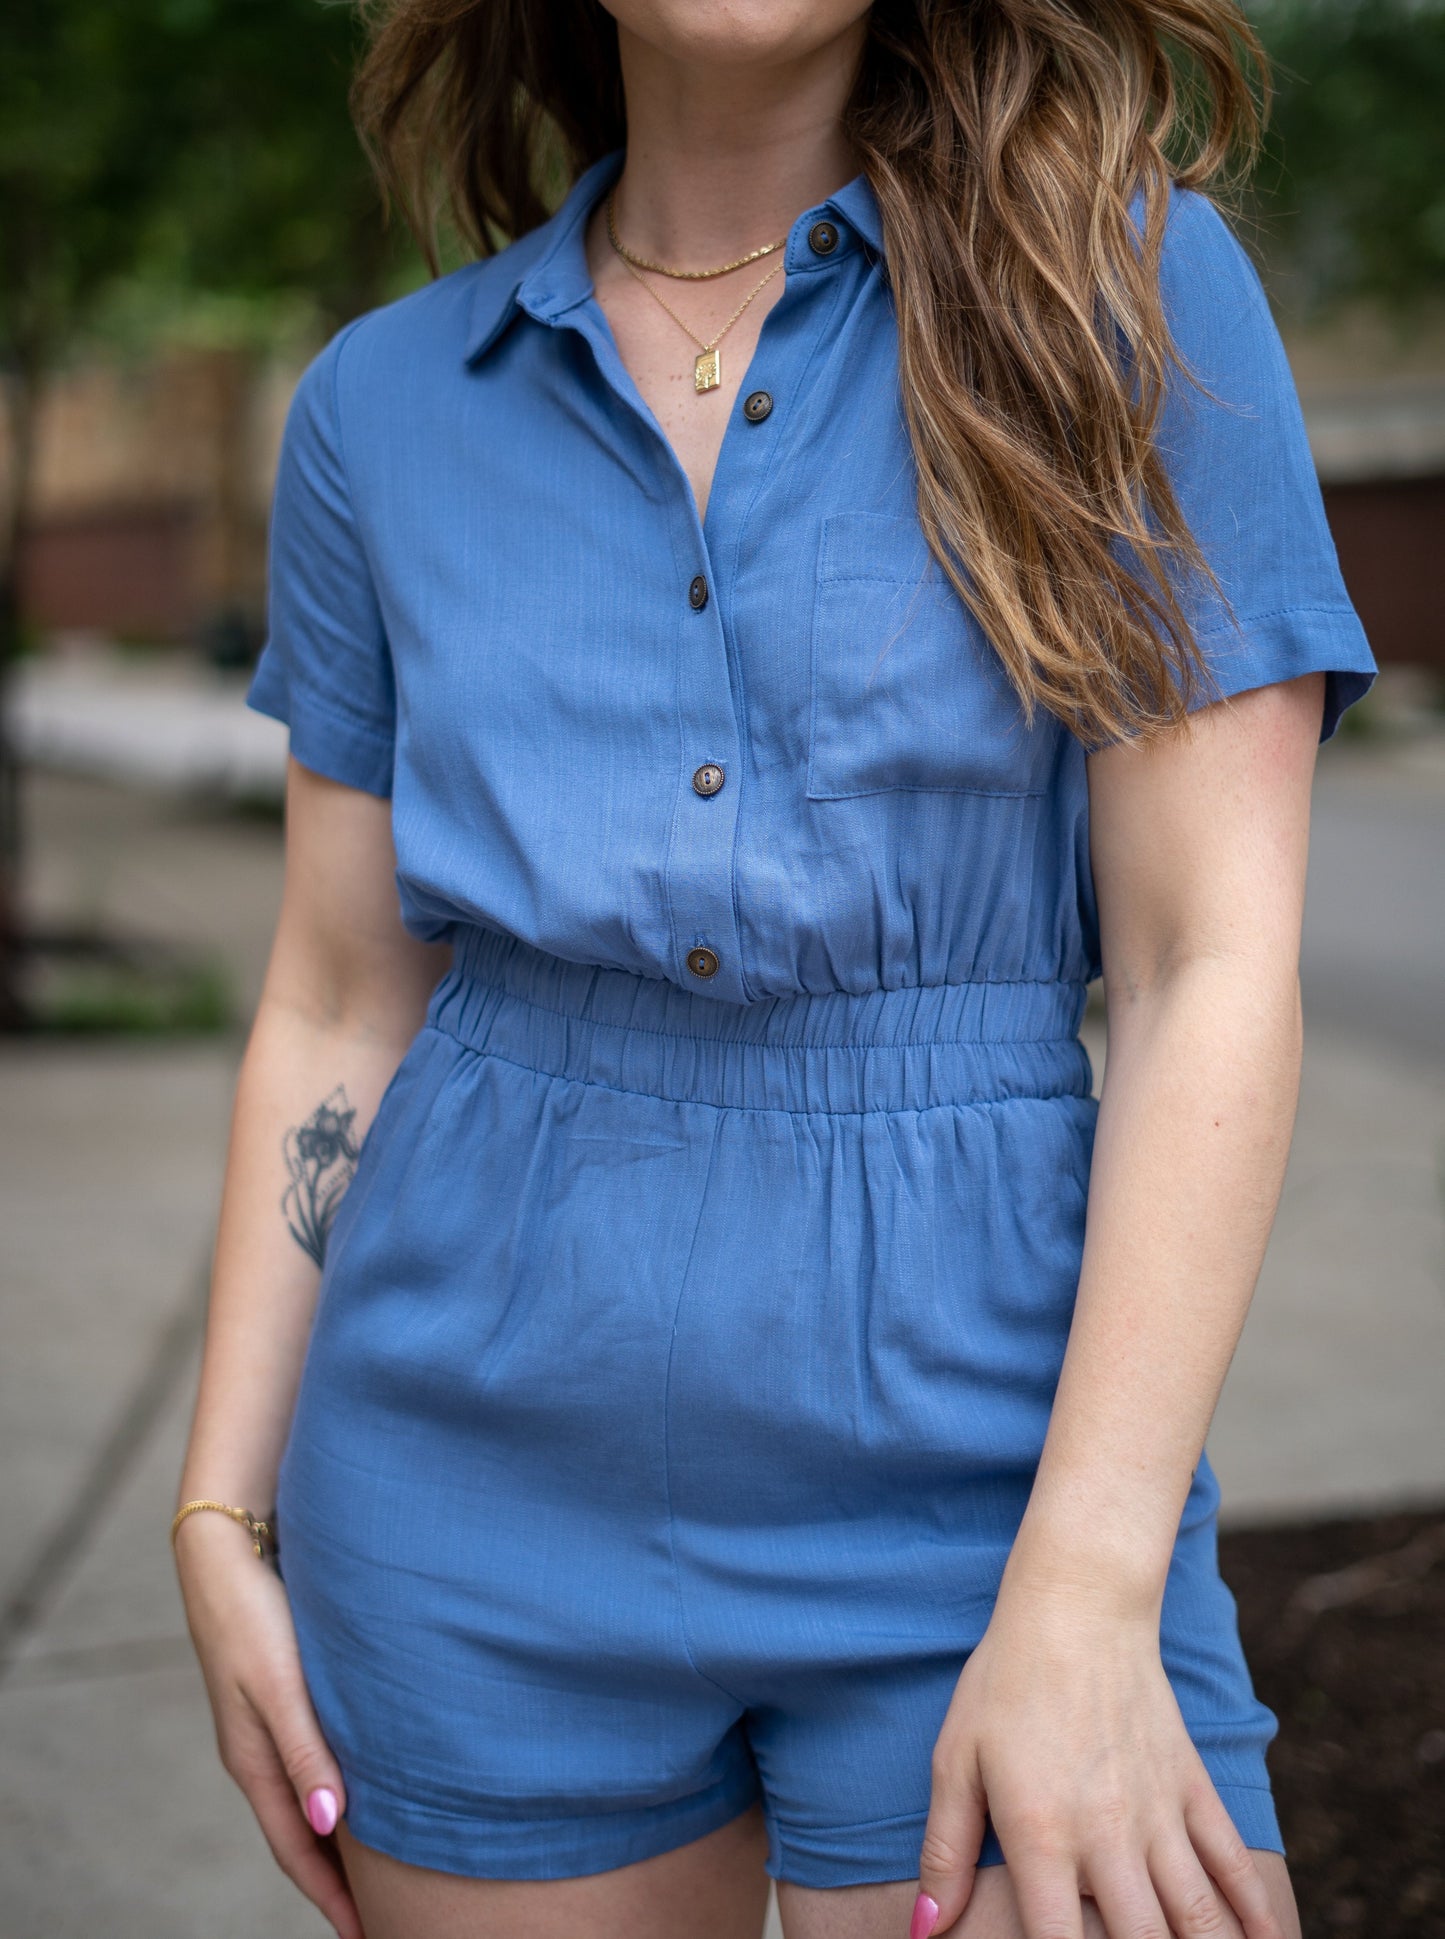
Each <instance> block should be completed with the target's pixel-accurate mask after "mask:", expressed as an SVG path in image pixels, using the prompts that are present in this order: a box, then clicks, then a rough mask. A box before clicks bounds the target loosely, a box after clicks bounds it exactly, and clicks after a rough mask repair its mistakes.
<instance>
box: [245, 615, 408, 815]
mask: <svg viewBox="0 0 1445 1939" xmlns="http://www.w3.org/2000/svg"><path fill="white" fill-rule="evenodd" d="M246 705H247V706H248V707H254V708H255V710H256V712H257V713H260V714H269V715H270V716H271V717H272V719H273V720H280V721H284V722H285V723H286V725H287V726H288V727H289V728H290V730H291V752H292V754H293V755H294V757H295V758H296V759H297V760H298V761H299V762H300V763H301V765H302V766H303V767H307V768H311V769H312V770H314V772H315V773H317V774H324V775H325V776H326V777H327V779H328V780H331V781H340V782H342V783H343V784H344V785H345V786H346V787H349V788H360V789H361V790H362V791H363V792H364V793H366V794H374V795H380V796H382V797H383V798H384V799H385V798H387V797H389V796H390V794H391V790H392V766H393V757H394V740H393V736H392V735H391V733H390V732H388V731H386V730H385V729H382V728H378V727H372V726H369V725H367V724H366V723H365V722H363V721H359V720H355V719H353V718H352V716H351V715H349V714H346V713H343V712H342V711H341V709H340V708H339V707H336V706H334V705H332V704H331V703H330V702H328V701H325V700H322V699H321V698H319V696H317V695H316V694H314V693H312V692H311V691H310V690H309V689H308V688H306V687H304V686H302V685H301V684H300V683H299V682H297V681H295V680H292V679H288V677H287V675H286V673H285V671H284V669H283V668H282V667H281V666H280V664H279V662H278V661H277V659H276V656H275V655H274V654H273V653H271V652H270V651H269V650H266V651H263V652H262V654H261V658H260V660H259V662H258V663H257V666H256V670H255V672H254V674H253V675H252V676H251V683H250V685H249V687H248V688H247V690H246Z"/></svg>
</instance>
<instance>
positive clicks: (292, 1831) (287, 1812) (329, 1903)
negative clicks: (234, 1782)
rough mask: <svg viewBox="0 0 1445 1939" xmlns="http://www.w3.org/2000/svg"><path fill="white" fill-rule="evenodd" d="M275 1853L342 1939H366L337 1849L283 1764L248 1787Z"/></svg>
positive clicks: (245, 1785)
mask: <svg viewBox="0 0 1445 1939" xmlns="http://www.w3.org/2000/svg"><path fill="white" fill-rule="evenodd" d="M242 1789H243V1790H244V1791H245V1793H246V1799H247V1802H248V1803H249V1804H250V1806H251V1809H252V1811H254V1812H255V1814H256V1822H257V1823H258V1824H259V1825H260V1827H261V1831H262V1834H263V1836H264V1837H265V1840H266V1843H267V1844H268V1845H269V1846H270V1848H271V1855H272V1857H273V1858H274V1859H275V1860H276V1863H277V1864H278V1865H279V1866H280V1868H281V1870H282V1871H283V1872H284V1873H285V1874H286V1876H287V1878H289V1879H290V1881H291V1883H292V1884H293V1885H294V1886H295V1887H296V1889H297V1891H299V1892H301V1893H302V1894H303V1895H304V1896H305V1897H306V1898H308V1899H310V1901H311V1903H312V1904H313V1905H314V1906H315V1907H316V1909H317V1911H318V1912H320V1913H321V1914H322V1915H323V1917H325V1918H327V1919H329V1920H330V1922H331V1924H332V1925H333V1926H334V1927H335V1929H336V1931H337V1933H338V1934H339V1936H340V1939H363V1934H362V1930H361V1917H360V1914H359V1913H358V1912H357V1909H356V1903H355V1900H354V1899H353V1898H352V1896H351V1888H350V1887H349V1886H348V1884H347V1882H346V1874H345V1872H344V1871H343V1870H342V1867H341V1860H340V1859H339V1857H338V1856H337V1854H336V1851H335V1848H334V1847H333V1846H330V1845H325V1844H323V1843H322V1842H321V1841H320V1840H319V1839H318V1838H317V1837H316V1836H315V1834H314V1833H313V1832H312V1831H311V1830H310V1828H309V1826H308V1825H307V1823H306V1820H305V1818H304V1817H303V1816H302V1813H301V1809H300V1806H299V1805H298V1804H297V1801H296V1793H295V1792H294V1790H293V1789H292V1788H291V1783H290V1780H289V1779H288V1778H287V1776H286V1773H285V1771H284V1770H283V1769H282V1768H281V1765H280V1763H279V1761H278V1762H276V1763H275V1764H274V1765H273V1767H272V1769H271V1770H270V1771H269V1772H268V1773H260V1772H255V1771H253V1772H252V1773H251V1774H250V1777H249V1780H248V1781H245V1782H243V1783H242Z"/></svg>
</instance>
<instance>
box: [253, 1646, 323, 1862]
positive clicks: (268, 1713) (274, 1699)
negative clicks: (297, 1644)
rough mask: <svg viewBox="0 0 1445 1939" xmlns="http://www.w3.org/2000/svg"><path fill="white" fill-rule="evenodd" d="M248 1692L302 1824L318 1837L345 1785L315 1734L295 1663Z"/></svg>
mask: <svg viewBox="0 0 1445 1939" xmlns="http://www.w3.org/2000/svg"><path fill="white" fill-rule="evenodd" d="M248 1695H249V1696H250V1700H251V1702H252V1704H253V1705H254V1706H255V1708H256V1710H257V1711H258V1713H259V1715H260V1718H261V1722H262V1723H263V1724H264V1725H265V1727H266V1730H267V1733H268V1734H269V1736H270V1738H271V1741H272V1743H273V1744H274V1745H275V1746H276V1750H277V1753H278V1755H279V1756H280V1759H281V1762H282V1765H283V1766H284V1767H285V1771H286V1775H287V1777H289V1778H290V1780H291V1786H292V1789H293V1790H294V1791H295V1793H296V1797H297V1800H298V1802H299V1803H300V1806H301V1809H302V1811H303V1812H304V1813H305V1816H306V1822H307V1824H309V1825H310V1827H311V1829H312V1830H313V1831H314V1832H315V1833H316V1835H317V1837H318V1838H324V1837H326V1836H327V1834H328V1833H330V1832H332V1831H334V1830H335V1829H336V1821H337V1819H338V1818H339V1817H340V1816H341V1815H342V1813H343V1812H344V1811H345V1809H346V1787H345V1785H344V1784H343V1782H342V1778H341V1766H340V1765H339V1764H338V1763H337V1761H336V1759H335V1758H334V1757H333V1756H332V1754H331V1749H330V1746H329V1745H328V1744H327V1742H326V1739H325V1738H324V1737H323V1736H322V1734H321V1725H320V1723H319V1722H318V1721H317V1717H316V1712H315V1710H314V1709H313V1708H312V1706H311V1698H310V1696H309V1695H308V1694H307V1690H306V1685H305V1682H304V1681H303V1680H302V1677H301V1674H300V1670H299V1667H298V1668H297V1669H296V1670H295V1671H294V1672H290V1671H281V1672H279V1673H278V1674H277V1675H275V1676H274V1677H273V1678H272V1679H271V1680H269V1681H268V1682H267V1683H266V1684H264V1685H261V1686H259V1687H258V1688H257V1689H256V1690H255V1691H254V1692H248Z"/></svg>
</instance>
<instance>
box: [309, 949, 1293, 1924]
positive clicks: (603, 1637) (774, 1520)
mask: <svg viewBox="0 0 1445 1939" xmlns="http://www.w3.org/2000/svg"><path fill="white" fill-rule="evenodd" d="M456 941H457V948H456V959H455V967H454V968H453V969H451V970H450V971H448V973H447V974H446V976H445V977H444V978H443V979H442V981H441V982H440V983H439V984H438V986H437V988H436V990H435V992H434V993H433V996H432V999H431V1002H430V1005H429V1008H428V1012H427V1019H426V1022H425V1024H424V1026H423V1028H422V1029H421V1031H420V1032H419V1034H418V1035H417V1037H416V1039H415V1040H414V1042H413V1044H412V1046H411V1047H410V1049H409V1050H408V1052H407V1055H406V1057H405V1058H404V1060H403V1061H402V1063H401V1065H400V1067H399V1068H398V1070H397V1072H396V1075H395V1077H394V1078H393V1080H392V1082H391V1084H390V1086H389V1088H388V1090H387V1092H386V1094H385V1096H384V1098H383V1101H382V1103H381V1106H380V1109H379V1112H378V1114H377V1116H376V1118H375V1119H374V1120H373V1122H372V1125H371V1127H370V1129H369V1131H368V1133H367V1136H366V1139H365V1141H364V1143H363V1146H362V1150H361V1154H360V1159H359V1163H358V1168H357V1172H356V1176H355V1178H354V1179H353V1181H352V1184H351V1186H350V1188H349V1189H348V1191H347V1194H346V1197H345V1198H344V1200H343V1201H342V1204H341V1207H340V1210H339V1212H338V1215H337V1219H336V1223H335V1226H334V1228H333V1231H332V1236H331V1241H330V1244H329V1247H328V1251H327V1256H326V1260H325V1266H324V1271H323V1275H322V1281H321V1287H320V1291H319V1296H318V1304H317V1309H316V1316H315V1321H314V1326H313V1331H312V1335H311V1339H310V1342H309V1346H308V1351H307V1356H306V1360H305V1364H304V1369H303V1374H302V1379H301V1385H300V1391H299V1396H298V1402H297V1407H296V1411H295V1415H294V1418H293V1423H292V1427H291V1432H290V1435H289V1438H288V1441H287V1445H286V1449H285V1453H284V1458H283V1462H282V1467H281V1472H280V1477H279V1487H278V1503H277V1521H278V1526H279V1536H280V1556H279V1560H280V1565H281V1567H282V1569H283V1572H284V1579H285V1583H286V1587H287V1591H288V1594H289V1597H290V1601H291V1605H292V1608H293V1611H294V1615H295V1620H296V1625H297V1634H298V1640H299V1646H300V1651H301V1658H302V1665H303V1669H304V1672H305V1675H306V1679H307V1682H308V1685H309V1688H310V1691H311V1695H312V1697H313V1700H314V1702H315V1705H316V1708H317V1712H318V1715H319V1717H320V1720H321V1724H322V1727H323V1730H324V1732H325V1734H326V1737H327V1739H328V1740H329V1742H330V1744H331V1746H332V1748H333V1750H334V1751H335V1753H336V1756H337V1758H338V1760H339V1762H340V1765H341V1769H342V1773H343V1775H344V1777H345V1781H346V1790H347V1813H346V1815H347V1822H348V1825H349V1828H350V1829H351V1831H352V1832H354V1834H355V1835H356V1837H357V1838H358V1839H360V1840H362V1841H363V1842H364V1843H366V1844H368V1845H371V1846H374V1847H376V1848H378V1849H380V1850H382V1851H384V1852H389V1853H391V1854H392V1855H394V1856H395V1857H397V1858H399V1859H402V1860H404V1861H406V1862H408V1863H410V1864H413V1865H419V1866H427V1867H432V1868H435V1869H439V1870H441V1871H446V1872H454V1873H462V1874H468V1875H472V1876H479V1877H492V1878H509V1879H549V1878H561V1877H568V1876H575V1875H579V1874H585V1873H594V1872H601V1871H606V1870H609V1869H611V1868H613V1867H615V1866H620V1865H625V1864H629V1863H631V1862H633V1861H635V1860H638V1859H643V1858H647V1857H650V1856H652V1855H654V1854H656V1853H659V1852H662V1851H665V1850H668V1849H670V1848H672V1847H674V1846H678V1845H682V1844H685V1843H687V1842H689V1841H690V1840H692V1839H695V1838H698V1837H701V1836H703V1835H704V1834H705V1833H707V1832H709V1831H712V1830H714V1829H715V1828H716V1827H718V1826H720V1825H722V1824H724V1823H726V1822H727V1821H728V1820H730V1819H732V1818H734V1817H736V1816H737V1815H738V1814H740V1813H742V1812H743V1811H745V1810H747V1809H748V1808H749V1807H750V1806H751V1805H752V1804H753V1803H754V1801H755V1800H758V1799H761V1801H762V1807H763V1811H764V1813H765V1816H766V1821H767V1831H768V1859H767V1869H768V1871H769V1873H770V1874H771V1875H772V1876H773V1877H775V1878H783V1879H790V1880H794V1881H796V1882H797V1883H798V1884H801V1885H807V1886H844V1885H853V1884H861V1883H869V1882H878V1881H883V1880H889V1879H913V1878H916V1877H917V1873H918V1860H919V1850H920V1845H921V1841H922V1837H923V1830H924V1824H925V1820H926V1818H927V1813H928V1805H929V1791H930V1758H931V1754H932V1750H933V1745H934V1741H935V1738H936V1737H937V1734H938V1731H939V1728H940V1726H941V1724H942V1722H943V1719H944V1715H945V1712H946V1710H947V1708H948V1704H949V1700H950V1697H951V1696H952V1693H953V1689H954V1685H955V1683H956V1681H957V1678H958V1674H959V1671H960V1669H961V1668H962V1666H963V1663H964V1660H965V1658H966V1657H967V1655H968V1653H969V1651H970V1649H971V1648H972V1647H973V1645H974V1644H975V1643H976V1642H977V1640H978V1639H979V1637H980V1636H981V1635H982V1633H983V1630H984V1627H985V1625H986V1624H987V1622H988V1619H989V1614H990V1611H991V1608H992V1606H993V1601H994V1597H995V1594H996V1592H997V1588H998V1584H999V1579H1000V1575H1001V1573H1002V1570H1003V1567H1004V1563H1005V1561H1006V1559H1007V1557H1008V1553H1009V1548H1010V1544H1011V1542H1012V1540H1013V1537H1014V1534H1015V1531H1016V1529H1017V1527H1018V1523H1019V1520H1020V1517H1021V1516H1022V1514H1023V1510H1024V1506H1025V1503H1026V1502H1027V1499H1028V1495H1029V1490H1030V1486H1031V1484H1032V1481H1033V1476H1034V1471H1035V1468H1036V1465H1037V1462H1038V1457H1039V1452H1040V1449H1041V1446H1042V1443H1043V1438H1044V1433H1045V1430H1046V1428H1047V1425H1048V1419H1049V1410H1050V1406H1051V1402H1052V1398H1053V1392H1054V1387H1055V1383H1056V1381H1057V1378H1058V1372H1059V1367H1060V1364H1061V1361H1062V1359H1063V1354H1064V1347H1065V1342H1066V1339H1067V1335H1068V1329H1069V1321H1070V1314H1071V1308H1072V1304H1073V1300H1074V1296H1075V1290H1076V1286H1077V1279H1078V1271H1079V1262H1080V1255H1081V1250H1082V1244H1083V1232H1084V1212H1085V1200H1086V1194H1087V1189H1088V1173H1089V1162H1090V1155H1091V1150H1092V1140H1093V1131H1094V1123H1095V1116H1096V1110H1097V1106H1096V1103H1095V1101H1094V1099H1093V1098H1092V1097H1091V1095H1090V1090H1091V1078H1092V1073H1091V1070H1090V1065H1089V1059H1088V1055H1087V1052H1086V1051H1085V1049H1084V1047H1083V1045H1082V1044H1081V1043H1080V1041H1079V1038H1078V1034H1077V1033H1078V1026H1079V1022H1080V1019H1081V1017H1082V1014H1083V1007H1084V997H1085V991H1084V986H1083V985H1082V984H1080V983H1073V982H1045V981H1039V982H973V983H960V984H949V985H942V986H933V987H923V988H902V989H871V990H866V991H864V992H862V993H861V994H849V993H843V992H836V993H829V994H823V995H806V994H804V995H792V996H786V997H778V998H771V999H767V1000H764V1001H761V1002H757V1003H752V1004H746V1005H735V1004H728V1003H721V1002H718V1001H717V1000H715V999H710V998H707V997H705V996H702V995H699V994H694V993H692V992H689V991H686V990H683V989H680V988H678V987H677V986H675V985H674V984H672V983H670V982H667V981H664V980H661V979H654V978H648V977H641V976H638V975H636V974H634V973H632V972H630V971H626V970H620V969H615V968H598V967H593V966H590V965H587V964H583V963H576V962H572V961H567V960H564V959H562V958H560V957H557V956H553V955H550V954H548V953H546V952H544V951H541V950H539V949H537V948H534V947H533V946H532V945H530V944H528V943H525V942H522V941H519V940H518V939H516V938H515V937H512V936H510V935H504V934H501V933H499V932H496V931H493V930H484V929H480V928H468V929H465V930H463V931H462V932H461V933H460V935H459V936H458V937H457V939H456ZM1217 1502H1218V1487H1217V1483H1216V1480H1215V1476H1214V1473H1213V1471H1212V1469H1211V1467H1210V1464H1209V1462H1208V1459H1207V1457H1202V1458H1201V1460H1200V1463H1199V1466H1198V1469H1197V1472H1196V1474H1195V1478H1194V1481H1193V1484H1192V1487H1191V1490H1190V1493H1189V1497H1188V1501H1187V1504H1186V1507H1185V1509H1184V1513H1183V1515H1182V1518H1181V1522H1180V1528H1179V1533H1178V1539H1177V1545H1176V1547H1175V1550H1174V1554H1173V1560H1172V1564H1171V1567H1170V1571H1169V1577H1168V1585H1167V1589H1166V1593H1165V1596H1164V1603H1163V1619H1162V1645H1163V1658H1164V1664H1165V1668H1166V1671H1167V1673H1168V1676H1169V1679H1170V1682H1171V1685H1172V1687H1173V1690H1174V1692H1175V1694H1176V1696H1177V1698H1178V1702H1179V1705H1180V1708H1181V1711H1182V1713H1183V1717H1184V1720H1185V1724H1186V1726H1187V1728H1188V1730H1189V1733H1190V1736H1191V1738H1192V1740H1193V1742H1194V1743H1195V1745H1196V1746H1197V1748H1198V1750H1199V1752H1200V1755H1201V1757H1202V1758H1203V1760H1204V1763H1205V1765H1206V1766H1207V1768H1208V1770H1209V1773H1210V1775H1211V1777H1212V1779H1213V1781H1214V1783H1215V1785H1216V1786H1217V1788H1218V1790H1219V1793H1220V1796H1221V1798H1222V1800H1223V1802H1224V1804H1225V1806H1226V1807H1227V1809H1228V1810H1229V1812H1230V1813H1231V1815H1232V1817H1233V1819H1234V1822H1235V1824H1236V1825H1237V1827H1238V1830H1239V1832H1240V1834H1241V1836H1242V1837H1243V1839H1244V1841H1245V1842H1246V1844H1248V1845H1252V1846H1256V1847H1260V1848H1264V1849H1268V1850H1272V1851H1281V1850H1283V1844H1282V1841H1281V1838H1280V1833H1279V1827H1278V1823H1277V1820H1276V1816H1275V1812H1274V1809H1273V1805H1272V1802H1271V1796H1270V1789H1269V1778H1268V1775H1267V1772H1266V1767H1265V1747H1266V1745H1267V1743H1268V1742H1269V1741H1270V1740H1271V1738H1272V1737H1273V1735H1274V1733H1275V1730H1276V1728H1277V1720H1276V1718H1275V1716H1274V1715H1273V1713H1272V1712H1271V1711H1270V1710H1268V1709H1267V1708H1266V1707H1265V1706H1264V1705H1263V1704H1262V1703H1260V1702H1259V1701H1258V1700H1257V1699H1256V1697H1255V1694H1254V1692H1253V1689H1252V1686H1251V1681H1250V1676H1249V1673H1248V1670H1247V1668H1246V1664H1245V1660H1244V1657H1243V1654H1242V1651H1241V1648H1240V1641H1239V1634H1238V1629H1237V1624H1236V1611H1235V1604H1234V1600H1233V1597H1232V1596H1231V1594H1230V1592H1229V1590H1228V1588H1227V1587H1226V1586H1225V1584H1224V1583H1223V1581H1222V1580H1221V1578H1220V1575H1219V1572H1218V1566H1217V1557H1216V1521H1215V1511H1216V1506H1217ZM1004 1857H1005V1854H1004V1852H1003V1850H1002V1848H1001V1847H1000V1845H999V1842H998V1839H997V1837H996V1835H995V1833H994V1829H993V1826H992V1824H990V1825H989V1826H988V1827H987V1832H986V1836H985V1841H984V1847H983V1850H982V1853H981V1860H982V1862H983V1863H985V1864H998V1863H1002V1862H1003V1861H1004Z"/></svg>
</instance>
